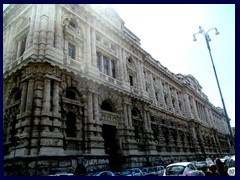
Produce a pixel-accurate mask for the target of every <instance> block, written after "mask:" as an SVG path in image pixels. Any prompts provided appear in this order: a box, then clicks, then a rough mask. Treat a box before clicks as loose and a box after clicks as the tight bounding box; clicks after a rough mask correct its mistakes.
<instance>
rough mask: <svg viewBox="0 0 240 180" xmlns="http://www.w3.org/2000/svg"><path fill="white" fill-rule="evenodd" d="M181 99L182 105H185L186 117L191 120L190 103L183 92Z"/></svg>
mask: <svg viewBox="0 0 240 180" xmlns="http://www.w3.org/2000/svg"><path fill="white" fill-rule="evenodd" d="M183 98H184V100H185V101H184V102H183V103H184V105H185V111H186V114H187V117H188V118H189V119H192V118H193V115H192V113H191V107H190V102H189V96H188V94H187V93H186V92H185V93H184V92H183Z"/></svg>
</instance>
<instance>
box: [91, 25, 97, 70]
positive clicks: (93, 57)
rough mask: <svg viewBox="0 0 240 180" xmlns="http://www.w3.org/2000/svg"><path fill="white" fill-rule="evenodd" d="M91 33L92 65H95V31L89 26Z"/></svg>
mask: <svg viewBox="0 0 240 180" xmlns="http://www.w3.org/2000/svg"><path fill="white" fill-rule="evenodd" d="M91 34H92V37H91V38H92V65H93V66H95V67H97V57H96V53H97V51H96V31H95V29H94V28H93V27H92V28H91Z"/></svg>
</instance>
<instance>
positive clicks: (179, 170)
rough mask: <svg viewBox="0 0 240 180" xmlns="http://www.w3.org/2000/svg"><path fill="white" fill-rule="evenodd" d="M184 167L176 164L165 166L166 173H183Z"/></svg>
mask: <svg viewBox="0 0 240 180" xmlns="http://www.w3.org/2000/svg"><path fill="white" fill-rule="evenodd" d="M184 169H185V167H184V166H180V165H176V166H169V167H167V168H166V175H179V174H183V171H184Z"/></svg>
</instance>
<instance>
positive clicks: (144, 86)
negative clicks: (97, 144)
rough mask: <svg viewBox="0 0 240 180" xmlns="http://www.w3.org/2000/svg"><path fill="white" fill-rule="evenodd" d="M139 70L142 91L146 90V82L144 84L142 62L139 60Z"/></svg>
mask: <svg viewBox="0 0 240 180" xmlns="http://www.w3.org/2000/svg"><path fill="white" fill-rule="evenodd" d="M140 71H141V74H142V86H143V87H142V89H143V90H144V91H146V84H145V77H144V74H143V63H142V62H140Z"/></svg>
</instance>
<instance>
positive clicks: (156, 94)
mask: <svg viewBox="0 0 240 180" xmlns="http://www.w3.org/2000/svg"><path fill="white" fill-rule="evenodd" d="M155 96H156V99H157V101H158V93H157V92H155Z"/></svg>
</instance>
